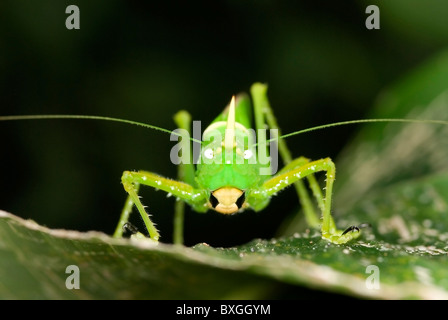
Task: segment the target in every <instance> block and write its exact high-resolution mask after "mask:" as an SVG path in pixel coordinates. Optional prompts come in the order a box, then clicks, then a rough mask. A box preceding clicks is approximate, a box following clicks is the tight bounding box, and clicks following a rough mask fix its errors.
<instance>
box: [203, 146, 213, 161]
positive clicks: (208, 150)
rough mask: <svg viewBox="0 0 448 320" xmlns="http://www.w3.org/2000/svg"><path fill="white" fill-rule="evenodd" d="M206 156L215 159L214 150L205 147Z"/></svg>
mask: <svg viewBox="0 0 448 320" xmlns="http://www.w3.org/2000/svg"><path fill="white" fill-rule="evenodd" d="M204 157H206V158H207V159H213V150H212V149H210V148H208V149H205V151H204Z"/></svg>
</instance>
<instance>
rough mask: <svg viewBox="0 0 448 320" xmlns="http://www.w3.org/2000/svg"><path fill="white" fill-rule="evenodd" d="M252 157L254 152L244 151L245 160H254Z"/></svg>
mask: <svg viewBox="0 0 448 320" xmlns="http://www.w3.org/2000/svg"><path fill="white" fill-rule="evenodd" d="M252 155H253V153H252V150H249V149H248V150H246V151H244V153H243V157H244V159H250V158H252Z"/></svg>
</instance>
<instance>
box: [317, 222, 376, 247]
mask: <svg viewBox="0 0 448 320" xmlns="http://www.w3.org/2000/svg"><path fill="white" fill-rule="evenodd" d="M370 227H371V225H370V223H361V224H359V225H357V226H350V227H348V228H347V229H345V231H343V232H342V231H340V230H337V231H335V232H326V233H322V238H323V239H326V240H328V241H330V242H333V243H335V244H344V243H347V242H349V241H350V240H353V239H356V238H358V237H359V236H360V235H361V229H362V228H370Z"/></svg>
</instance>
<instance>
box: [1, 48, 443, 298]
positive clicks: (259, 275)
mask: <svg viewBox="0 0 448 320" xmlns="http://www.w3.org/2000/svg"><path fill="white" fill-rule="evenodd" d="M446 79H448V54H447V53H444V54H441V55H439V56H438V57H436V58H435V59H434V60H432V61H430V62H429V63H427V64H426V65H424V66H422V67H421V68H420V69H418V70H416V71H415V72H414V73H413V74H411V75H409V76H407V77H406V78H405V79H403V80H402V81H400V82H399V83H398V84H397V85H396V86H393V87H391V88H390V89H389V90H387V91H385V92H384V93H383V94H382V96H381V98H380V99H379V100H378V103H377V106H376V108H375V111H374V112H373V114H372V117H381V118H384V117H400V118H402V117H412V118H417V117H421V118H425V119H447V114H446V106H447V104H448V93H447V92H448V91H447V90H448V86H447V83H446ZM273 104H274V105H275V102H273ZM335 130H336V129H335ZM447 137H448V127H447V126H442V125H440V126H438V125H429V124H409V125H403V124H396V123H393V124H392V123H391V124H372V125H368V126H363V128H362V130H361V131H360V133H359V135H358V136H357V137H356V138H355V139H354V141H353V143H352V144H350V146H348V147H347V149H346V151H345V152H343V153H342V155H341V158H340V159H338V160H337V161H336V165H337V168H338V172H337V181H336V185H335V194H334V197H335V204H334V214H335V220H336V223H337V224H338V226H339V227H340V228H343V227H344V226H345V227H346V226H349V225H357V224H359V223H361V222H368V223H370V224H371V226H372V227H371V228H368V229H363V234H362V236H361V237H360V238H359V240H356V241H353V242H351V243H349V244H346V245H334V244H331V243H328V242H327V241H325V240H322V239H321V238H320V235H319V233H318V232H314V231H309V230H302V231H300V232H293V233H292V234H290V236H285V237H280V238H277V239H270V240H260V239H255V240H253V241H251V242H250V243H247V244H244V245H241V246H238V247H233V248H212V247H210V246H208V245H206V244H198V245H196V246H194V247H192V248H187V247H182V246H175V245H167V244H163V243H159V244H157V245H156V244H154V243H153V242H151V241H149V240H148V241H147V240H136V239H135V240H134V239H113V238H111V237H110V236H108V235H105V234H102V233H97V232H87V233H80V232H76V231H65V230H51V229H48V228H45V227H43V226H40V225H38V224H37V223H35V222H33V221H31V220H23V219H21V218H18V217H16V216H13V215H11V214H8V213H6V212H0V297H1V298H9V299H11V298H19V299H28V298H39V299H42V298H44V299H99V298H101V299H236V298H275V297H282V293H284V292H288V293H292V294H294V295H295V296H300V295H306V294H309V293H310V292H315V291H310V289H311V290H317V292H319V293H320V294H325V292H329V293H333V294H342V295H348V296H352V297H357V298H382V299H409V298H417V299H448V269H447V268H446V266H447V265H448V264H447V263H448V261H447V260H448V255H447V253H448V219H446V216H447V213H448V200H447V199H448V161H447V160H446V159H448V154H447V153H448V145H447V144H448V139H447ZM71 265H75V266H77V267H78V268H79V271H80V274H79V277H80V278H79V283H80V289H68V288H67V287H66V281H69V282H70V279H71V278H70V277H71V276H72V274H71V273H70V272H69V273H66V268H67V267H68V266H71ZM285 290H288V291H285Z"/></svg>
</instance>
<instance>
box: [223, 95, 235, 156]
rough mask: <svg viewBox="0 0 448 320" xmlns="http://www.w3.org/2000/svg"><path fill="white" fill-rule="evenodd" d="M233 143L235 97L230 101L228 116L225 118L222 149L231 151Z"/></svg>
mask: <svg viewBox="0 0 448 320" xmlns="http://www.w3.org/2000/svg"><path fill="white" fill-rule="evenodd" d="M234 141H235V96H232V100H231V101H230V107H229V114H228V116H227V125H226V135H225V138H224V148H225V149H226V150H228V151H230V150H233V145H234Z"/></svg>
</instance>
